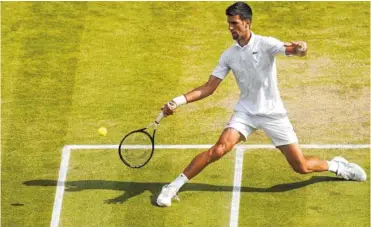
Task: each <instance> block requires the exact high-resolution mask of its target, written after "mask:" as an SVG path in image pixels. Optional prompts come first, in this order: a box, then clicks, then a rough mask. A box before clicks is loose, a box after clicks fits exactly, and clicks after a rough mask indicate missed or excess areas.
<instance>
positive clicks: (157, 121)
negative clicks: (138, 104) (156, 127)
mask: <svg viewBox="0 0 371 227" xmlns="http://www.w3.org/2000/svg"><path fill="white" fill-rule="evenodd" d="M162 118H164V113H163V112H162V111H161V113H160V114H159V115H158V117H157V118H156V120H155V123H156V124H160V121H161V120H162Z"/></svg>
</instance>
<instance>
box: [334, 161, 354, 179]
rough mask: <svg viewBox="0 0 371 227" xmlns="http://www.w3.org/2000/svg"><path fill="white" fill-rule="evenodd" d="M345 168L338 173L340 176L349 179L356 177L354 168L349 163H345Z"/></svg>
mask: <svg viewBox="0 0 371 227" xmlns="http://www.w3.org/2000/svg"><path fill="white" fill-rule="evenodd" d="M343 168H344V169H343V170H342V171H341V172H340V173H338V175H339V176H341V177H343V178H344V179H347V180H349V179H351V178H354V177H355V173H353V171H352V169H351V168H350V167H349V166H348V165H347V164H345V165H343Z"/></svg>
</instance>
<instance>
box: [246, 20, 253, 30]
mask: <svg viewBox="0 0 371 227" xmlns="http://www.w3.org/2000/svg"><path fill="white" fill-rule="evenodd" d="M245 21H246V24H245V28H246V29H247V28H249V29H251V28H252V23H251V20H250V19H246V20H245Z"/></svg>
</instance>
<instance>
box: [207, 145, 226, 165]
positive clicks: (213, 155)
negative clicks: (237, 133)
mask: <svg viewBox="0 0 371 227" xmlns="http://www.w3.org/2000/svg"><path fill="white" fill-rule="evenodd" d="M228 151H229V149H228V146H227V145H226V144H225V143H217V144H215V145H214V146H213V147H212V148H211V149H210V150H209V152H208V153H209V156H210V162H214V161H216V160H219V159H220V158H222V157H223V156H224V155H225V154H226V153H227V152H228Z"/></svg>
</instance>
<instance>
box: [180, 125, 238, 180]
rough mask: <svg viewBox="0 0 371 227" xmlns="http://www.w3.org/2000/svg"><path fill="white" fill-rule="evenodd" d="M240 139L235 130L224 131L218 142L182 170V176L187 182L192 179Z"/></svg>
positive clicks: (227, 129)
mask: <svg viewBox="0 0 371 227" xmlns="http://www.w3.org/2000/svg"><path fill="white" fill-rule="evenodd" d="M241 138H243V137H242V136H241V134H240V133H239V132H238V131H237V130H236V129H234V128H226V129H224V131H223V133H222V135H221V136H220V137H219V140H218V142H217V143H216V144H215V145H214V146H212V147H211V148H210V149H209V150H208V151H205V152H202V153H200V154H198V155H197V156H196V157H195V158H194V159H193V160H192V161H191V163H189V165H188V166H187V167H186V168H185V169H184V171H183V174H184V175H185V176H186V177H187V178H188V180H190V179H192V178H193V177H195V176H196V175H197V174H199V173H200V172H201V171H202V170H203V169H204V168H205V167H206V166H208V165H209V164H210V163H212V162H215V161H217V160H219V159H220V158H222V157H223V156H224V155H225V154H227V153H228V152H229V151H230V150H232V148H233V147H234V146H235V145H236V144H237V143H238V142H240V141H241Z"/></svg>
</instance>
